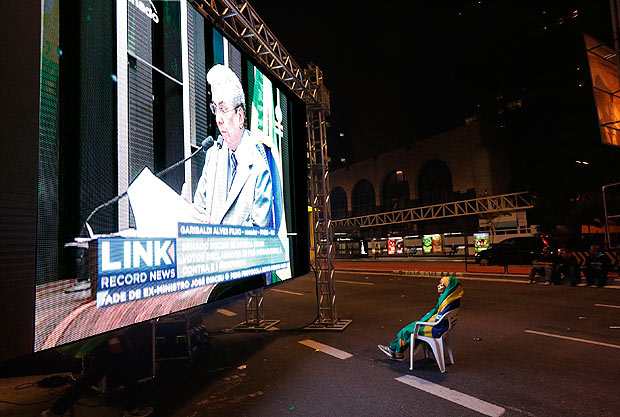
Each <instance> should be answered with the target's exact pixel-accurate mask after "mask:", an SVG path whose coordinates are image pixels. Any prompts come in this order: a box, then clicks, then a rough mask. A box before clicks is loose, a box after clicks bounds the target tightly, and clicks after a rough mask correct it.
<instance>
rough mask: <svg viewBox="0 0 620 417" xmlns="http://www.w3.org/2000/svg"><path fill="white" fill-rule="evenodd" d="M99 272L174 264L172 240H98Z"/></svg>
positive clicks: (173, 244) (173, 241)
mask: <svg viewBox="0 0 620 417" xmlns="http://www.w3.org/2000/svg"><path fill="white" fill-rule="evenodd" d="M99 243H100V246H99V252H100V253H99V271H100V272H104V273H105V272H109V271H121V270H136V269H144V268H153V267H162V266H170V265H173V264H174V263H175V240H174V239H99Z"/></svg>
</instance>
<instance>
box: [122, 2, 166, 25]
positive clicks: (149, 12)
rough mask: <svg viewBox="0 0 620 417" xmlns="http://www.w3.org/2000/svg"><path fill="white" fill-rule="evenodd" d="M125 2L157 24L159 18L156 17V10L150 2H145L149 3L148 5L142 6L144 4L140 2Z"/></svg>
mask: <svg viewBox="0 0 620 417" xmlns="http://www.w3.org/2000/svg"><path fill="white" fill-rule="evenodd" d="M127 1H128V3H131V4H133V5H134V6H136V7H137V8H138V10H140V11H141V12H142V13H144V14H145V15H146V16H147V17H148V18H149V19H151V20H152V21H153V22H155V23H159V16H157V9H156V8H155V5H154V4H153V2H152V1H151V0H147V1H148V3H149V4H148V5H147V4H144V2H143V1H141V0H127Z"/></svg>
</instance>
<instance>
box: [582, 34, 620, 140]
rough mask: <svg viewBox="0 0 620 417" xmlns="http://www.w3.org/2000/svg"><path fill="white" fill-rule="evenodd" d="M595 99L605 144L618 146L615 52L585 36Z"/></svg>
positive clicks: (619, 124) (619, 122) (619, 114)
mask: <svg viewBox="0 0 620 417" xmlns="http://www.w3.org/2000/svg"><path fill="white" fill-rule="evenodd" d="M584 38H585V44H586V50H587V55H588V63H589V65H590V75H591V77H592V88H593V89H594V100H595V102H596V110H597V113H598V120H599V125H600V130H601V140H602V142H603V143H604V144H607V145H615V146H620V96H619V95H618V91H620V88H619V87H620V84H619V82H618V57H617V56H616V51H614V50H613V49H612V48H609V47H607V46H605V45H604V44H603V43H602V42H600V41H598V40H597V39H594V38H593V37H591V36H589V35H585V34H584Z"/></svg>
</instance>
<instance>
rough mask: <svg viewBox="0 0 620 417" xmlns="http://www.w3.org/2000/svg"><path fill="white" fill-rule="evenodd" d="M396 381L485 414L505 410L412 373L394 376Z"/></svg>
mask: <svg viewBox="0 0 620 417" xmlns="http://www.w3.org/2000/svg"><path fill="white" fill-rule="evenodd" d="M396 380H397V381H398V382H402V383H403V384H407V385H409V386H411V387H414V388H417V389H419V390H422V391H424V392H428V393H429V394H433V395H435V396H437V397H440V398H443V399H444V400H448V401H451V402H453V403H455V404H458V405H462V406H463V407H466V408H469V409H470V410H474V411H477V412H479V413H481V414H484V415H485V416H491V417H499V416H501V415H503V414H504V413H505V412H506V410H505V409H504V408H502V407H499V406H497V405H495V404H491V403H488V402H486V401H483V400H479V399H478V398H476V397H472V396H471V395H467V394H463V393H462V392H458V391H455V390H453V389H450V388H446V387H443V386H441V385H438V384H434V383H432V382H429V381H426V380H424V379H421V378H417V377H415V376H413V375H403V376H400V377H398V378H396Z"/></svg>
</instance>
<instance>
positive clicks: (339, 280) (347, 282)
mask: <svg viewBox="0 0 620 417" xmlns="http://www.w3.org/2000/svg"><path fill="white" fill-rule="evenodd" d="M335 281H336V282H343V283H345V284H356V285H375V284H373V283H372V282H355V281H344V280H341V279H337V280H335Z"/></svg>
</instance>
